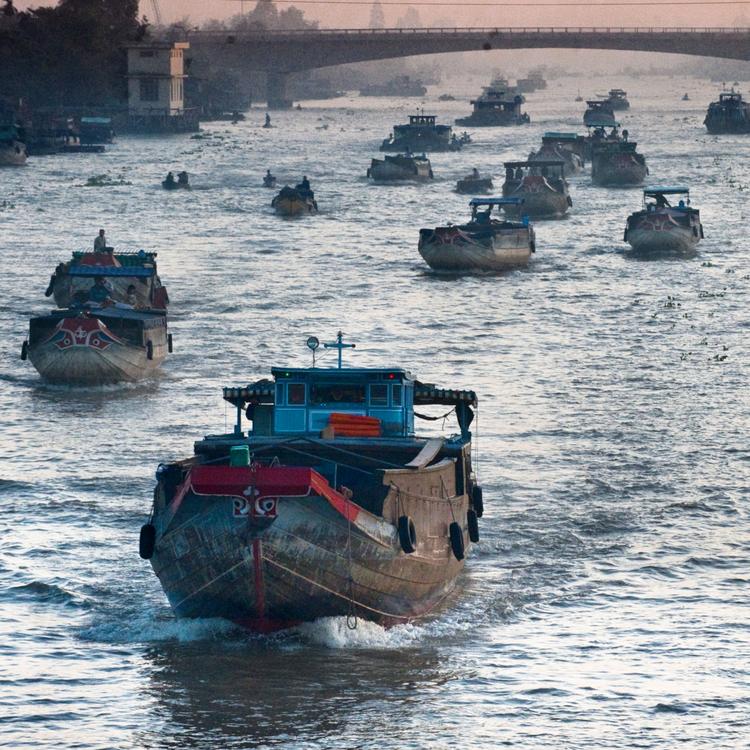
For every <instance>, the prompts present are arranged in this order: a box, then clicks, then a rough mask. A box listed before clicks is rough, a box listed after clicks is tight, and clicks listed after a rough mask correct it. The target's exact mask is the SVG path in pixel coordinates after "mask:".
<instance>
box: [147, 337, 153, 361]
mask: <svg viewBox="0 0 750 750" xmlns="http://www.w3.org/2000/svg"><path fill="white" fill-rule="evenodd" d="M153 358H154V342H153V341H151V340H150V339H149V340H148V341H147V342H146V359H153Z"/></svg>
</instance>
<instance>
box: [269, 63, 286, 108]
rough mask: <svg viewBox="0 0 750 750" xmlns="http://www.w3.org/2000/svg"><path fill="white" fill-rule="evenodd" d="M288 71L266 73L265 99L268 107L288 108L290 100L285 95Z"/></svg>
mask: <svg viewBox="0 0 750 750" xmlns="http://www.w3.org/2000/svg"><path fill="white" fill-rule="evenodd" d="M288 83H289V73H277V72H275V71H274V72H272V71H269V72H268V73H266V101H267V102H268V109H290V108H291V106H292V100H291V99H289V98H288V96H287V84H288Z"/></svg>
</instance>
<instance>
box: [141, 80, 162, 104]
mask: <svg viewBox="0 0 750 750" xmlns="http://www.w3.org/2000/svg"><path fill="white" fill-rule="evenodd" d="M141 101H142V102H158V101H159V81H157V80H156V79H154V78H141Z"/></svg>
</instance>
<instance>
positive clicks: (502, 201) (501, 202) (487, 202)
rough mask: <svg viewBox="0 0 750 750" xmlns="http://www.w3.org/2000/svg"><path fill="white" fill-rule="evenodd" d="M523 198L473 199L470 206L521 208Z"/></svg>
mask: <svg viewBox="0 0 750 750" xmlns="http://www.w3.org/2000/svg"><path fill="white" fill-rule="evenodd" d="M523 201H524V199H523V198H472V199H471V200H470V201H469V205H470V206H472V207H474V206H520V205H521V204H522V203H523Z"/></svg>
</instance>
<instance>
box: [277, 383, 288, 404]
mask: <svg viewBox="0 0 750 750" xmlns="http://www.w3.org/2000/svg"><path fill="white" fill-rule="evenodd" d="M285 403H286V399H285V398H284V384H283V383H276V406H283V405H284V404H285Z"/></svg>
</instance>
